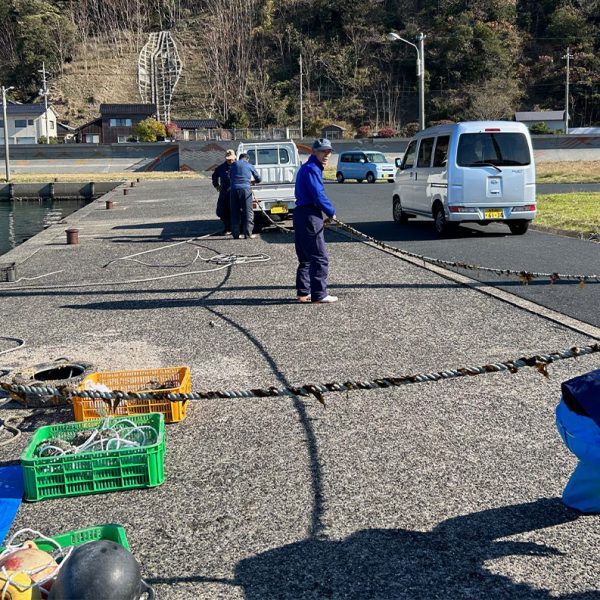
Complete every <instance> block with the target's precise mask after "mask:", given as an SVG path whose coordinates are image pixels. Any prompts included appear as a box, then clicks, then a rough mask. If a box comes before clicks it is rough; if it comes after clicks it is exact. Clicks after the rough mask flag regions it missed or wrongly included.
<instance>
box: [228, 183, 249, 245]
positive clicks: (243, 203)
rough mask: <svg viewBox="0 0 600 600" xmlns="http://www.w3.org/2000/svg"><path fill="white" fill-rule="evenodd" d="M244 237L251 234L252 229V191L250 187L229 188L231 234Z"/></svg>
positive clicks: (235, 236)
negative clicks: (241, 234)
mask: <svg viewBox="0 0 600 600" xmlns="http://www.w3.org/2000/svg"><path fill="white" fill-rule="evenodd" d="M240 227H241V231H242V233H243V234H244V236H245V237H250V236H251V235H252V230H253V229H254V212H253V211H252V191H251V190H250V188H241V189H236V190H234V189H232V190H231V235H233V237H234V238H237V237H239V236H240Z"/></svg>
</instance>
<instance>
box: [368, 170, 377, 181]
mask: <svg viewBox="0 0 600 600" xmlns="http://www.w3.org/2000/svg"><path fill="white" fill-rule="evenodd" d="M367 181H368V182H369V183H375V175H373V171H369V172H368V173H367Z"/></svg>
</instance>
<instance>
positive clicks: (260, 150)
mask: <svg viewBox="0 0 600 600" xmlns="http://www.w3.org/2000/svg"><path fill="white" fill-rule="evenodd" d="M242 153H245V154H248V156H249V157H250V162H251V163H252V164H253V165H254V166H255V167H256V170H257V171H258V173H259V174H260V177H261V182H260V183H259V184H256V185H253V186H252V194H253V196H254V202H253V204H252V207H253V209H254V229H255V231H259V230H260V229H262V228H263V227H265V226H267V225H269V224H270V222H269V219H268V218H267V217H266V216H265V214H266V215H268V216H269V217H270V218H271V219H272V220H273V221H275V222H277V221H285V220H286V219H291V218H292V214H293V212H294V208H295V206H296V199H295V197H294V186H295V182H296V174H297V172H298V169H299V168H300V156H299V154H298V148H297V147H296V144H295V143H294V142H293V141H292V140H281V141H277V140H273V141H268V142H242V143H240V145H239V146H238V149H237V155H238V156H239V155H240V154H242Z"/></svg>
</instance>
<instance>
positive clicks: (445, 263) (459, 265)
mask: <svg viewBox="0 0 600 600" xmlns="http://www.w3.org/2000/svg"><path fill="white" fill-rule="evenodd" d="M329 227H330V228H331V227H337V228H339V229H342V230H344V231H346V232H348V233H350V234H351V235H352V236H354V237H357V238H360V239H362V240H366V241H368V242H370V243H372V244H374V245H376V246H379V247H380V248H383V249H385V250H389V251H390V252H393V253H394V254H397V255H400V256H409V257H411V258H415V259H417V260H422V261H424V262H428V263H432V264H436V265H439V266H442V267H451V268H454V269H466V270H471V271H483V272H486V273H495V274H496V275H516V276H517V277H518V278H519V279H520V280H521V281H522V282H523V283H525V284H527V283H529V282H530V281H532V280H533V279H549V280H550V282H551V283H555V282H557V281H559V280H563V281H564V280H571V281H578V282H579V284H580V285H583V284H585V283H586V282H588V281H600V275H571V274H567V273H538V272H535V271H526V270H521V271H517V270H514V269H495V268H492V267H483V266H481V265H472V264H469V263H465V262H461V261H451V260H443V259H441V258H433V257H431V256H424V255H422V254H416V253H415V252H410V251H409V250H402V249H401V248H396V247H395V246H390V245H389V244H386V243H385V242H382V241H381V240H378V239H376V238H374V237H371V236H370V235H367V234H366V233H363V232H362V231H359V230H358V229H354V227H351V226H350V225H347V224H346V223H343V222H342V221H332V222H330V223H329Z"/></svg>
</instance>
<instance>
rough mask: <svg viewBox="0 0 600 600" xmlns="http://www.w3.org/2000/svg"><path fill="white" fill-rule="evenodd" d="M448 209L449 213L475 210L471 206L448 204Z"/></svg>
mask: <svg viewBox="0 0 600 600" xmlns="http://www.w3.org/2000/svg"><path fill="white" fill-rule="evenodd" d="M448 209H449V210H450V212H451V213H474V212H477V209H476V208H473V207H472V206H449V207H448Z"/></svg>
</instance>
